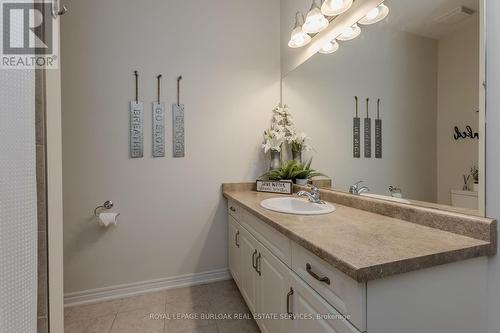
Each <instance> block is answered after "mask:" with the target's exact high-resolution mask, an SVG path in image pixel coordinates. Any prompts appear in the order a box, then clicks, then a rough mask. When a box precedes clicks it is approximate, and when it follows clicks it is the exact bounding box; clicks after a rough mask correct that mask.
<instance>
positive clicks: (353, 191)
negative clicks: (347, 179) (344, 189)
mask: <svg viewBox="0 0 500 333" xmlns="http://www.w3.org/2000/svg"><path fill="white" fill-rule="evenodd" d="M362 182H363V181H362V180H360V181H359V182H356V183H354V185H351V187H350V188H349V193H351V194H355V195H360V194H361V193H365V192H370V189H369V188H368V187H367V186H361V187H360V186H359V184H361V183H362Z"/></svg>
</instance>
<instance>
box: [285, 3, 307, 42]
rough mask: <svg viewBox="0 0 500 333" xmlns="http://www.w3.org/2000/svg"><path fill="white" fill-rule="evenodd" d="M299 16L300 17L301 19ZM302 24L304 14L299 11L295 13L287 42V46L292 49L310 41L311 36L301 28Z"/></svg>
mask: <svg viewBox="0 0 500 333" xmlns="http://www.w3.org/2000/svg"><path fill="white" fill-rule="evenodd" d="M300 18H302V21H301V20H300ZM302 24H304V15H303V14H302V13H301V12H297V13H295V26H294V28H293V30H292V34H291V36H290V41H289V42H288V46H289V47H291V48H293V49H295V48H298V47H302V46H304V45H307V44H309V43H310V42H311V36H309V35H308V34H306V33H305V32H304V30H302Z"/></svg>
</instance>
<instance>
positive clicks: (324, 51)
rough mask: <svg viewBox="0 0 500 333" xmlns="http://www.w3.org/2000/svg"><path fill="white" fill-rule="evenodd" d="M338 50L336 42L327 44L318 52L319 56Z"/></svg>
mask: <svg viewBox="0 0 500 333" xmlns="http://www.w3.org/2000/svg"><path fill="white" fill-rule="evenodd" d="M338 49H339V43H337V42H336V41H332V42H327V43H326V44H325V45H323V47H322V48H321V49H320V50H319V51H318V52H319V53H321V54H330V53H333V52H335V51H337V50H338Z"/></svg>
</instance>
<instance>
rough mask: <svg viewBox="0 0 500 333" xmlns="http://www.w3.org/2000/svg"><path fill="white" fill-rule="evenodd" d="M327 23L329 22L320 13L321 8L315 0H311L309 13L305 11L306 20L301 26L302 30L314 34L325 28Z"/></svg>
mask: <svg viewBox="0 0 500 333" xmlns="http://www.w3.org/2000/svg"><path fill="white" fill-rule="evenodd" d="M320 1H321V0H320ZM328 24H329V22H328V20H327V19H326V17H325V16H324V15H323V14H322V13H321V9H320V8H319V6H318V4H317V3H316V0H313V2H312V4H311V9H309V13H307V16H306V22H305V23H304V25H303V26H302V30H304V32H306V33H308V34H315V33H318V32H320V31H321V30H323V29H325V28H326V27H327V26H328Z"/></svg>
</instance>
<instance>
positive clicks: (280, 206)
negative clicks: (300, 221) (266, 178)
mask: <svg viewBox="0 0 500 333" xmlns="http://www.w3.org/2000/svg"><path fill="white" fill-rule="evenodd" d="M260 205H261V206H262V207H264V208H266V209H269V210H272V211H275V212H280V213H286V214H295V215H322V214H329V213H333V212H334V211H335V209H336V208H335V206H333V205H332V204H329V203H325V204H316V203H312V202H309V201H308V200H307V199H299V198H293V197H276V198H270V199H266V200H262V201H261V202H260Z"/></svg>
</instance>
